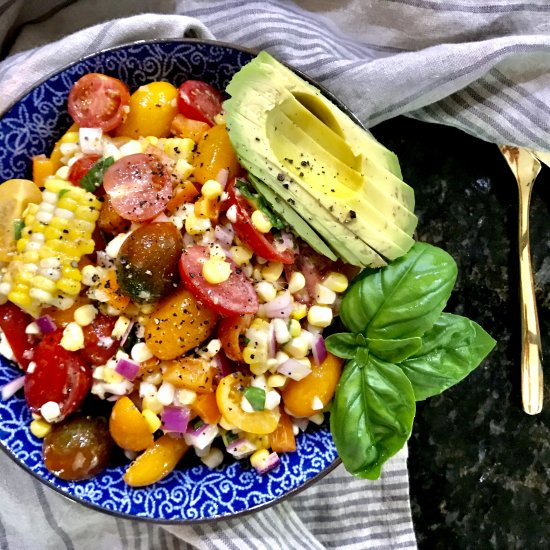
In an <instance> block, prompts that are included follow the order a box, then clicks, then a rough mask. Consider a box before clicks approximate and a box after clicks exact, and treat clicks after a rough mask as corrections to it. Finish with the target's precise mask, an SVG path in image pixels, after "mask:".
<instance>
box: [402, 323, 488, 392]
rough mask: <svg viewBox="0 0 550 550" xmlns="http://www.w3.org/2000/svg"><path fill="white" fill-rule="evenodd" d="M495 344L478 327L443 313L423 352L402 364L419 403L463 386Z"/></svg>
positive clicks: (427, 336) (421, 349)
mask: <svg viewBox="0 0 550 550" xmlns="http://www.w3.org/2000/svg"><path fill="white" fill-rule="evenodd" d="M495 344H496V342H495V340H494V339H493V338H492V337H491V336H490V335H489V334H488V333H487V332H485V331H484V330H483V329H482V328H481V327H480V326H479V325H478V324H477V323H475V322H474V321H471V320H470V319H467V318H466V317H461V316H460V315H453V314H451V313H442V314H441V316H440V317H439V319H438V320H437V321H436V322H435V324H434V326H433V327H432V329H431V330H430V331H428V332H426V334H424V336H423V338H422V347H421V348H420V350H419V351H418V352H417V353H416V354H414V355H413V356H412V357H409V358H408V359H407V360H406V361H404V362H403V363H401V364H400V365H399V367H400V368H401V369H402V370H403V372H404V373H405V374H406V375H407V378H408V379H409V380H410V381H411V384H412V387H413V389H414V394H415V398H416V400H417V401H421V400H422V399H426V398H427V397H431V396H432V395H437V394H439V393H441V392H443V391H445V390H446V389H447V388H450V387H451V386H454V385H455V384H456V383H457V382H460V381H461V380H462V379H463V378H465V377H466V376H467V375H468V374H470V372H472V371H473V370H474V369H475V368H476V367H477V366H478V365H479V364H480V363H481V361H483V359H485V357H486V356H487V355H488V354H489V352H490V351H491V350H492V349H493V348H494V347H495Z"/></svg>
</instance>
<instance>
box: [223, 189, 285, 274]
mask: <svg viewBox="0 0 550 550" xmlns="http://www.w3.org/2000/svg"><path fill="white" fill-rule="evenodd" d="M228 191H229V198H228V199H227V207H228V208H231V206H235V209H236V214H237V219H236V221H235V223H233V224H232V225H233V228H234V229H235V233H237V235H238V236H239V238H240V239H241V240H242V241H243V242H244V243H246V245H247V246H249V247H250V248H251V249H252V250H253V252H254V253H255V254H257V255H258V256H261V257H262V258H265V259H266V260H269V261H271V262H281V263H282V264H289V265H290V264H293V263H294V251H293V250H290V249H287V250H284V251H283V252H281V251H279V250H277V247H276V243H275V239H274V237H273V235H272V234H271V233H260V232H259V231H258V230H257V229H256V228H255V227H254V225H252V219H251V216H252V212H254V207H253V206H252V205H251V204H250V203H249V202H248V201H247V200H246V198H245V197H244V196H243V195H241V194H240V193H239V192H238V191H237V190H236V189H235V188H234V186H232V185H231V186H229V189H228Z"/></svg>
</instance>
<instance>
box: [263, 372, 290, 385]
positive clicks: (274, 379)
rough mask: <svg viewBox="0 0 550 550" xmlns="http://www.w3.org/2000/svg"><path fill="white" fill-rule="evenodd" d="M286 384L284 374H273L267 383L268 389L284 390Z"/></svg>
mask: <svg viewBox="0 0 550 550" xmlns="http://www.w3.org/2000/svg"><path fill="white" fill-rule="evenodd" d="M286 382H287V378H286V376H283V375H282V374H272V375H271V376H269V377H268V379H267V381H266V383H267V387H268V388H282V387H283V386H285V385H286Z"/></svg>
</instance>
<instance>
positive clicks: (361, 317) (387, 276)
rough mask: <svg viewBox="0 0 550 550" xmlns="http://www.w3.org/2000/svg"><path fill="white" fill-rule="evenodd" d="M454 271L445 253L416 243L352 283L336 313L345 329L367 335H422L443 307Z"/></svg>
mask: <svg viewBox="0 0 550 550" xmlns="http://www.w3.org/2000/svg"><path fill="white" fill-rule="evenodd" d="M456 275H457V267H456V263H455V261H454V260H453V258H452V257H451V256H450V255H449V254H447V252H445V251H444V250H442V249H440V248H437V247H435V246H432V245H429V244H427V243H419V242H417V243H415V244H414V246H413V247H412V248H411V250H410V251H409V252H407V254H405V255H404V256H401V257H400V258H398V259H397V260H395V261H394V262H392V263H391V264H390V265H388V266H386V267H383V268H381V269H379V270H377V271H375V272H371V273H368V274H366V275H365V276H363V277H360V278H359V279H358V280H357V281H356V282H354V283H353V284H352V288H351V289H350V290H348V292H347V293H346V294H345V296H344V298H343V299H342V305H341V309H340V317H341V319H342V321H343V323H344V325H345V326H346V327H347V328H348V329H349V330H351V331H352V332H362V333H363V334H364V335H365V336H366V337H367V338H371V339H379V340H400V339H405V338H411V337H415V336H422V335H423V334H424V332H426V331H427V330H429V329H430V328H431V327H432V325H433V324H434V323H435V321H436V319H437V318H438V317H439V315H440V314H441V312H442V311H443V308H444V307H445V305H446V303H447V300H448V299H449V296H450V294H451V291H452V289H453V286H454V283H455V280H456Z"/></svg>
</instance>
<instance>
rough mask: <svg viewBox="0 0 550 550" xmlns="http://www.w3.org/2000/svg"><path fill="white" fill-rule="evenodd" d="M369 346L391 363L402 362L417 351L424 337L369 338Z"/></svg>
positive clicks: (374, 352) (375, 353)
mask: <svg viewBox="0 0 550 550" xmlns="http://www.w3.org/2000/svg"><path fill="white" fill-rule="evenodd" d="M367 346H368V348H369V350H370V352H371V353H373V354H374V355H376V357H378V358H379V359H383V360H384V361H389V362H390V363H401V361H404V360H405V359H407V357H410V356H411V355H413V354H414V353H416V352H417V351H418V350H419V349H420V347H421V346H422V338H420V337H419V336H413V337H412V338H404V339H402V340H380V339H376V338H367Z"/></svg>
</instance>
